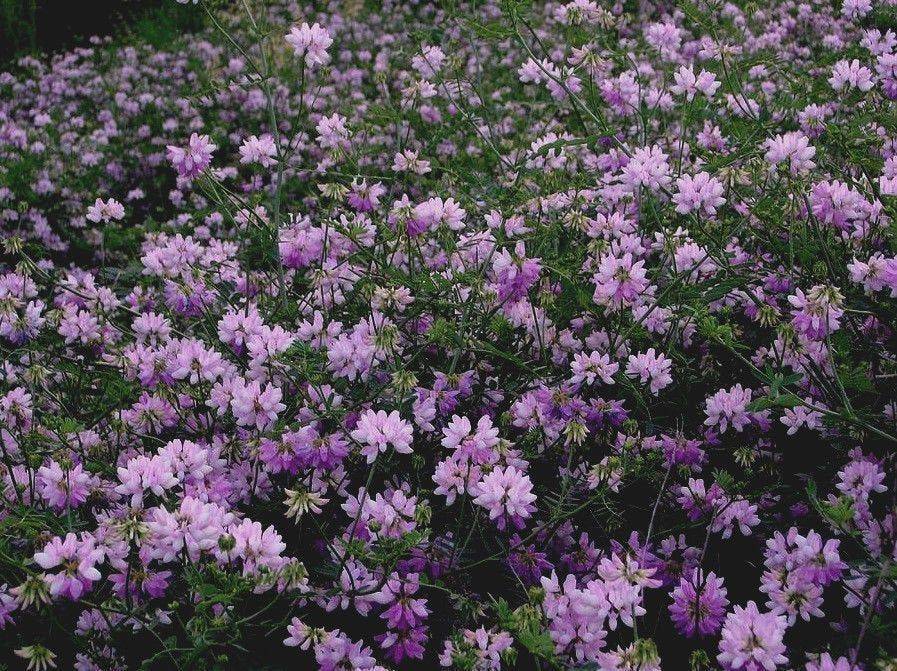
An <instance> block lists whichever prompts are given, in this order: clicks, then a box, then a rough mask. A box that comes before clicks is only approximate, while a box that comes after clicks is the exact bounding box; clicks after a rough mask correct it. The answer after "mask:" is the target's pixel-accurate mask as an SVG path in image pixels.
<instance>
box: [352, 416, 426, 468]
mask: <svg viewBox="0 0 897 671" xmlns="http://www.w3.org/2000/svg"><path fill="white" fill-rule="evenodd" d="M413 432H414V428H413V427H412V426H411V423H410V422H406V421H405V420H403V419H402V418H401V416H400V415H399V413H398V412H397V411H395V410H393V411H392V412H390V413H389V414H388V415H387V414H386V412H385V411H383V410H378V411H376V412H375V411H374V410H366V411H365V412H364V413H363V414H362V415H361V417H360V418H359V419H358V425H357V426H356V427H355V430H354V431H352V433H351V436H352V438H353V439H354V440H356V441H358V442H359V443H361V444H362V448H361V454H363V455H364V456H365V457H367V462H368V463H369V464H372V463H374V459H376V458H377V455H378V454H379V453H380V452H386V449H387V448H388V447H390V446H391V447H392V448H393V449H394V450H395V451H396V452H398V453H399V454H411V452H412V449H411V438H412V434H413Z"/></svg>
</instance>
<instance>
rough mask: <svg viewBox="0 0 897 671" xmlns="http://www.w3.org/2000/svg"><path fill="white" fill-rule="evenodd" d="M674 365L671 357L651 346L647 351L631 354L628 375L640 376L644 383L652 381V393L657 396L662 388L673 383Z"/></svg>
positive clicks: (627, 367)
mask: <svg viewBox="0 0 897 671" xmlns="http://www.w3.org/2000/svg"><path fill="white" fill-rule="evenodd" d="M672 366H673V362H672V361H671V360H670V359H667V358H666V357H665V356H664V355H663V354H657V353H656V352H655V350H654V348H653V347H651V348H650V349H649V350H648V351H647V352H641V353H639V354H630V355H629V362H628V363H627V364H626V375H628V376H629V377H634V378H638V380H639V381H640V382H641V383H642V384H645V383H646V382H647V383H650V384H649V389H650V390H651V393H652V394H654V395H655V396H657V394H658V393H659V392H660V390H661V389H663V388H664V387H667V386H669V385H670V384H671V383H672V381H673V377H672V376H671V375H670V368H672Z"/></svg>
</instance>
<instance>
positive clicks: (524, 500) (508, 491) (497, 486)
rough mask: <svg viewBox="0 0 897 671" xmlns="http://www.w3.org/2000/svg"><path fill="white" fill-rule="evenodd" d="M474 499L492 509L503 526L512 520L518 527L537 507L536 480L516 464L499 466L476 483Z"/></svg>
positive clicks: (499, 524) (491, 516)
mask: <svg viewBox="0 0 897 671" xmlns="http://www.w3.org/2000/svg"><path fill="white" fill-rule="evenodd" d="M474 493H475V494H476V498H474V500H473V502H474V503H476V504H477V505H478V506H482V507H483V508H486V509H487V510H488V511H489V519H490V520H495V521H496V523H497V524H498V528H499V529H504V528H505V525H506V522H511V523H512V524H513V525H514V526H515V527H517V528H518V529H522V528H523V526H524V520H525V519H527V518H528V517H530V515H532V514H533V512H534V511H535V509H536V508H535V506H534V505H533V503H534V502H535V500H536V495H535V494H533V483H532V482H531V481H530V479H529V476H528V475H524V474H523V473H521V472H520V471H518V470H517V469H516V468H514V467H513V466H508V467H506V468H496V469H494V470H493V471H492V472H490V473H488V474H487V475H485V476H484V477H483V479H482V480H480V481H479V482H478V483H477V484H476V489H475V492H474Z"/></svg>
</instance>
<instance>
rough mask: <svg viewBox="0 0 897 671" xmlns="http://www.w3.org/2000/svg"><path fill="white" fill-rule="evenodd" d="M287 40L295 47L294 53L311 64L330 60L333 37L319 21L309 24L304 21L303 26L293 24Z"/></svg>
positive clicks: (319, 63) (320, 63)
mask: <svg viewBox="0 0 897 671" xmlns="http://www.w3.org/2000/svg"><path fill="white" fill-rule="evenodd" d="M285 39H286V42H287V44H289V45H290V46H291V47H293V54H294V55H296V56H298V57H300V58H302V57H304V58H305V62H306V64H307V65H309V66H315V65H324V64H325V63H327V61H329V60H330V56H329V55H328V54H327V49H328V48H329V47H330V45H331V44H333V38H332V37H330V33H329V32H327V29H326V28H322V27H321V26H320V25H318V24H317V23H313V24H312V25H311V26H309V25H308V24H307V23H303V24H302V25H301V26H293V27H292V28H290V32H289V33H287V36H286V38H285Z"/></svg>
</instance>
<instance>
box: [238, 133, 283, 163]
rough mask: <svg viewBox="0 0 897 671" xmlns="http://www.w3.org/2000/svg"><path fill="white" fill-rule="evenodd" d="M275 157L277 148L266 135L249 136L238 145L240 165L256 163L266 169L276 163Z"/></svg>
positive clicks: (272, 139)
mask: <svg viewBox="0 0 897 671" xmlns="http://www.w3.org/2000/svg"><path fill="white" fill-rule="evenodd" d="M276 157H277V146H276V145H275V143H274V138H272V137H271V136H270V135H268V134H265V135H262V136H261V137H258V136H256V135H250V136H249V137H248V138H246V139H245V140H243V144H241V145H240V163H258V164H259V165H261V166H262V167H263V168H268V167H270V166H272V165H274V164H275V163H276V162H277V161H276Z"/></svg>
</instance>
